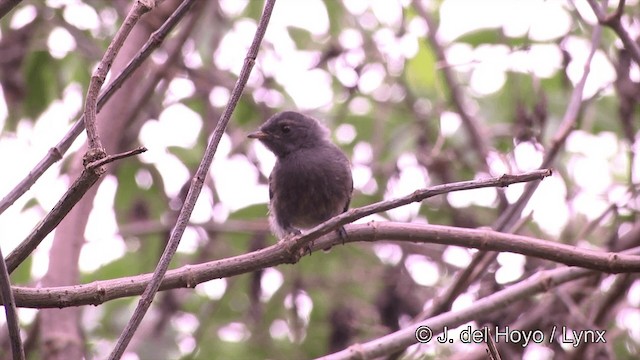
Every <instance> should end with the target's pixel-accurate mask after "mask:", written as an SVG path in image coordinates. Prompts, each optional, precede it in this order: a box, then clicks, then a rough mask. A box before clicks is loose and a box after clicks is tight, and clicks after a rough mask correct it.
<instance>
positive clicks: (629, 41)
mask: <svg viewBox="0 0 640 360" xmlns="http://www.w3.org/2000/svg"><path fill="white" fill-rule="evenodd" d="M587 2H588V3H589V5H590V6H591V9H592V10H593V13H594V14H595V15H596V18H598V22H599V23H600V24H602V25H606V26H608V27H609V28H611V30H613V31H614V32H615V33H616V34H617V35H618V37H619V38H620V40H621V41H622V44H624V47H625V48H626V49H627V50H629V54H631V57H632V58H633V60H634V61H635V62H636V64H638V65H640V46H638V43H636V42H635V41H634V40H633V38H632V37H631V35H629V32H628V31H627V30H626V29H625V28H624V26H622V20H621V19H622V14H623V12H624V5H625V1H624V0H619V2H618V7H617V8H616V11H615V12H614V13H613V14H611V15H607V13H606V9H607V7H606V2H604V3H603V4H602V7H600V6H601V5H600V4H598V2H596V1H595V0H587Z"/></svg>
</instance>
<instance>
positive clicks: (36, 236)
mask: <svg viewBox="0 0 640 360" xmlns="http://www.w3.org/2000/svg"><path fill="white" fill-rule="evenodd" d="M96 160H97V159H94V160H93V161H96ZM104 171H105V169H104V168H103V167H98V168H94V169H84V170H83V171H82V173H81V174H80V176H79V177H78V178H77V179H76V180H75V181H74V182H73V184H71V187H69V189H68V190H67V192H65V193H64V195H62V197H61V198H60V200H59V201H58V203H57V204H56V205H55V206H54V207H53V209H51V211H50V212H49V213H48V214H47V215H46V216H45V217H44V219H42V220H41V221H40V222H39V223H38V225H36V227H35V228H34V229H33V230H32V231H31V233H30V234H29V235H28V236H27V237H26V238H25V239H24V240H23V241H22V242H21V243H20V244H19V245H18V246H17V247H16V248H15V249H14V250H13V251H12V252H11V253H10V254H9V255H8V256H7V258H6V259H5V260H6V262H7V269H8V270H9V273H12V272H13V271H14V270H15V269H16V268H17V267H18V265H20V264H21V263H22V262H23V261H24V260H25V259H26V258H27V257H28V256H29V255H30V254H31V253H32V252H33V250H35V249H36V247H38V245H40V242H42V240H44V238H45V237H46V236H47V235H48V234H49V233H50V232H51V231H53V229H55V228H56V227H57V226H58V224H60V222H61V221H62V219H63V218H64V217H65V216H67V214H68V213H69V211H71V209H72V208H73V207H74V206H75V205H76V204H77V203H78V201H80V199H82V197H83V196H84V194H85V193H86V192H87V191H88V190H89V189H90V188H91V187H92V186H93V185H94V184H95V183H96V182H97V181H98V179H99V178H100V176H102V174H103V173H104Z"/></svg>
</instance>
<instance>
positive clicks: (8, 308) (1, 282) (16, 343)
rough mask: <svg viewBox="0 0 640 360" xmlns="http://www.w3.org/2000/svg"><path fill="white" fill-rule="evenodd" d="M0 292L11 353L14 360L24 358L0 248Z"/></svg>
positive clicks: (13, 302)
mask: <svg viewBox="0 0 640 360" xmlns="http://www.w3.org/2000/svg"><path fill="white" fill-rule="evenodd" d="M0 294H2V302H3V305H4V312H5V314H6V316H7V327H8V328H9V339H10V341H11V353H12V354H13V358H14V359H16V360H23V359H24V348H23V347H22V340H21V338H20V325H19V324H18V313H17V312H16V300H15V299H14V296H13V290H12V289H11V278H10V277H9V272H8V271H7V264H6V263H5V262H4V256H3V255H2V251H1V250H0Z"/></svg>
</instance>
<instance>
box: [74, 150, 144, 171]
mask: <svg viewBox="0 0 640 360" xmlns="http://www.w3.org/2000/svg"><path fill="white" fill-rule="evenodd" d="M145 151H147V148H146V147H144V146H141V147H139V148H136V149H133V150H129V151H125V152H123V153H120V154H115V155H107V156H106V157H103V158H102V159H100V160H96V161H94V162H91V163H89V164H87V166H86V168H87V169H95V168H98V167H100V166H103V165H107V164H108V163H112V162H114V161H116V160H120V159H124V158H127V157H130V156H135V155H138V154H142V153H143V152H145Z"/></svg>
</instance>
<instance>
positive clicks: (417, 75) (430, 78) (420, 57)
mask: <svg viewBox="0 0 640 360" xmlns="http://www.w3.org/2000/svg"><path fill="white" fill-rule="evenodd" d="M404 76H405V78H406V81H407V84H408V85H409V87H410V88H411V90H413V91H414V92H415V93H416V95H430V94H431V95H432V94H433V93H434V89H435V86H436V57H435V54H434V53H433V51H431V49H430V48H429V47H427V46H426V45H425V44H424V43H422V42H421V43H420V45H419V49H418V53H417V54H416V56H414V57H413V58H411V59H409V60H408V61H407V66H406V70H405V73H404Z"/></svg>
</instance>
